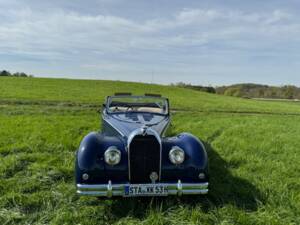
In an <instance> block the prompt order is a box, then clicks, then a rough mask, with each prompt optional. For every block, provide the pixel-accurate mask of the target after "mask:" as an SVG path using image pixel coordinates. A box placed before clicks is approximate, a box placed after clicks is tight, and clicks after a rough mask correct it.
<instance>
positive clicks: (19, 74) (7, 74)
mask: <svg viewBox="0 0 300 225" xmlns="http://www.w3.org/2000/svg"><path fill="white" fill-rule="evenodd" d="M0 77H33V75H31V74H26V73H24V72H15V73H11V72H9V71H7V70H1V71H0Z"/></svg>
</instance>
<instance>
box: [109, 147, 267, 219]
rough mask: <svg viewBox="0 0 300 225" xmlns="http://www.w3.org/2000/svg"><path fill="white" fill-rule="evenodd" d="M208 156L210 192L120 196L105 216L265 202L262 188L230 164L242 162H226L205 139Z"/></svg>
mask: <svg viewBox="0 0 300 225" xmlns="http://www.w3.org/2000/svg"><path fill="white" fill-rule="evenodd" d="M204 144H205V147H206V150H207V152H208V156H209V174H210V180H209V193H208V194H207V195H199V196H198V195H197V196H195V195H192V196H181V197H177V196H169V197H155V198H151V197H144V198H117V199H113V200H106V201H110V203H109V204H105V208H106V216H109V217H111V219H116V220H117V219H120V218H122V217H128V216H131V217H134V218H139V219H141V218H143V217H145V216H146V214H147V213H148V212H149V211H150V210H159V211H160V212H165V211H167V210H169V209H170V208H172V209H174V207H175V208H176V207H178V206H179V205H181V206H183V207H189V208H190V209H192V208H195V207H200V208H201V210H203V212H209V211H210V210H213V209H216V208H220V207H223V206H225V205H227V204H229V205H232V206H233V207H237V208H239V209H244V210H247V211H256V210H257V208H258V204H260V203H262V204H263V203H264V197H263V195H262V194H261V193H260V191H259V190H258V189H257V188H256V187H255V186H254V185H253V184H251V183H250V182H249V181H247V180H246V179H244V178H241V177H236V176H233V175H232V174H231V172H230V168H231V167H238V165H239V163H238V162H237V163H232V162H231V163H228V162H226V161H225V160H224V159H223V158H222V157H221V156H220V155H219V154H218V153H217V152H216V151H215V150H214V149H213V148H212V147H211V145H210V144H209V143H204Z"/></svg>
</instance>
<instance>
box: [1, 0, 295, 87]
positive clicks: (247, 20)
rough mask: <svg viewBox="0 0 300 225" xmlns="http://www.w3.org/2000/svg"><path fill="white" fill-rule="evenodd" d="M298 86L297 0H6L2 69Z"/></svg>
mask: <svg viewBox="0 0 300 225" xmlns="http://www.w3.org/2000/svg"><path fill="white" fill-rule="evenodd" d="M2 69H6V70H9V71H11V72H17V71H18V72H25V73H29V74H33V75H35V76H37V77H60V78H75V79H105V80H124V81H137V82H147V83H161V84H170V83H176V82H185V83H191V84H195V85H212V86H220V85H228V84H233V83H246V82H247V83H262V84H270V85H285V84H293V85H297V86H300V1H299V0H281V1H279V0H264V1H261V0H251V1H241V0H226V1H224V0H223V1H218V0H207V1H201V0H194V1H192V0H185V1H183V0H180V1H179V0H159V1H158V0H152V1H149V0H127V1H125V0H86V1H82V0H72V1H70V0H51V1H41V0H0V70H2Z"/></svg>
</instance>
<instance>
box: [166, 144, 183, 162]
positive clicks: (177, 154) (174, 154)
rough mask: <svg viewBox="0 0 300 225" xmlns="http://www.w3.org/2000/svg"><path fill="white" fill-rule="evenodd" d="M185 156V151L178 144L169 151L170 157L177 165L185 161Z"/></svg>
mask: <svg viewBox="0 0 300 225" xmlns="http://www.w3.org/2000/svg"><path fill="white" fill-rule="evenodd" d="M184 156H185V154H184V151H183V150H182V149H181V148H180V147H178V146H174V147H173V148H172V149H171V150H170V152H169V159H170V161H171V162H172V163H173V164H175V165H178V164H181V163H183V161H184Z"/></svg>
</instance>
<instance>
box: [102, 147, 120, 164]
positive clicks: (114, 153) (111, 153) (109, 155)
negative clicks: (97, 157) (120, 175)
mask: <svg viewBox="0 0 300 225" xmlns="http://www.w3.org/2000/svg"><path fill="white" fill-rule="evenodd" d="M104 160H105V162H106V163H107V164H109V165H111V166H114V165H117V164H118V163H119V162H120V161H121V151H120V150H119V149H117V147H115V146H111V147H109V148H108V149H107V150H106V151H105V153H104Z"/></svg>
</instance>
